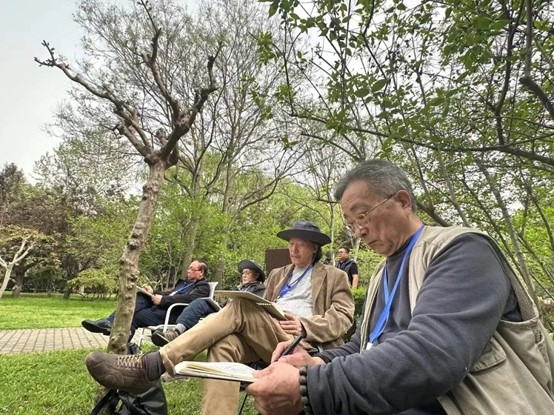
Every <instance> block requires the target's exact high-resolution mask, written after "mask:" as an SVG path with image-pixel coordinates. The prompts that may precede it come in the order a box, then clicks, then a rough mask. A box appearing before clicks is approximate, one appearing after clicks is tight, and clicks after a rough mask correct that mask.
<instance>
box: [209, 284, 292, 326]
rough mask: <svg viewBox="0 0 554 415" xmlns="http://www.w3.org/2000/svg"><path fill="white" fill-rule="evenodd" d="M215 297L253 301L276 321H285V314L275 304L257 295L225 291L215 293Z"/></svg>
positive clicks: (246, 292) (247, 292)
mask: <svg viewBox="0 0 554 415" xmlns="http://www.w3.org/2000/svg"><path fill="white" fill-rule="evenodd" d="M215 293H216V294H217V295H220V296H222V297H227V298H232V299H234V298H240V299H243V300H248V301H253V302H255V303H256V304H258V305H259V306H262V307H264V309H265V310H266V311H267V312H268V313H269V314H271V315H272V316H273V317H275V318H276V319H278V320H286V317H285V313H284V312H283V310H282V309H281V307H279V306H278V305H277V304H275V303H274V302H272V301H269V300H266V299H265V298H262V297H260V296H259V295H256V294H253V293H251V292H249V291H227V290H217V291H216V292H215Z"/></svg>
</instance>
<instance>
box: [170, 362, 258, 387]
mask: <svg viewBox="0 0 554 415" xmlns="http://www.w3.org/2000/svg"><path fill="white" fill-rule="evenodd" d="M254 370H255V369H253V368H251V367H250V366H247V365H245V364H242V363H236V362H196V361H191V362H181V363H178V364H177V365H175V373H177V374H179V375H181V376H191V377H201V378H210V379H223V380H232V381H236V382H249V383H252V382H254V377H253V376H252V372H253V371H254Z"/></svg>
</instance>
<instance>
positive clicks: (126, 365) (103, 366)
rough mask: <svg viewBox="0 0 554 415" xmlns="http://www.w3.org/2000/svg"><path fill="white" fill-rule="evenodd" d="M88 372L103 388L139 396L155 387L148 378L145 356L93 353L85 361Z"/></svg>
mask: <svg viewBox="0 0 554 415" xmlns="http://www.w3.org/2000/svg"><path fill="white" fill-rule="evenodd" d="M85 363H86V365H87V369H88V372H89V373H90V375H91V376H92V377H93V378H94V380H96V381H97V382H98V383H99V384H101V385H102V386H104V387H106V388H108V389H121V390H124V391H127V392H131V393H134V394H136V395H138V394H139V393H143V392H146V391H147V390H148V389H150V388H151V387H152V386H154V384H155V382H156V380H157V379H155V380H153V381H151V380H148V378H147V377H146V368H145V366H144V358H143V355H138V356H137V355H132V354H124V355H121V354H110V353H104V352H92V353H90V354H89V355H88V356H87V358H86V359H85Z"/></svg>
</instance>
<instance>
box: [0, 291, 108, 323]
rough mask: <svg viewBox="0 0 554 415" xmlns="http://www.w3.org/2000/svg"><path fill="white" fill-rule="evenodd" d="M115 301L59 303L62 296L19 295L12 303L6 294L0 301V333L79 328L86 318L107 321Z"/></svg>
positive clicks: (70, 301) (9, 295) (68, 301)
mask: <svg viewBox="0 0 554 415" xmlns="http://www.w3.org/2000/svg"><path fill="white" fill-rule="evenodd" d="M114 308H115V300H114V299H110V300H94V301H90V300H82V299H81V298H79V297H76V296H75V297H73V296H72V297H71V298H70V299H69V300H64V299H62V295H61V294H54V295H53V296H52V297H47V296H46V294H25V293H23V294H21V298H18V299H13V298H11V294H10V293H9V292H6V293H4V296H3V297H2V299H1V300H0V330H11V329H39V328H57V327H80V326H81V321H82V320H83V319H85V318H90V319H99V318H102V317H107V316H108V315H109V314H110V313H111V312H112V311H113V309H114Z"/></svg>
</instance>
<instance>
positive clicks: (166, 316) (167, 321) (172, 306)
mask: <svg viewBox="0 0 554 415" xmlns="http://www.w3.org/2000/svg"><path fill="white" fill-rule="evenodd" d="M188 305H189V303H174V304H171V305H170V306H169V307H168V309H167V313H165V320H164V326H163V330H164V331H166V330H167V326H168V325H169V318H170V316H171V310H173V308H174V307H178V306H179V307H186V306H188Z"/></svg>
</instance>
